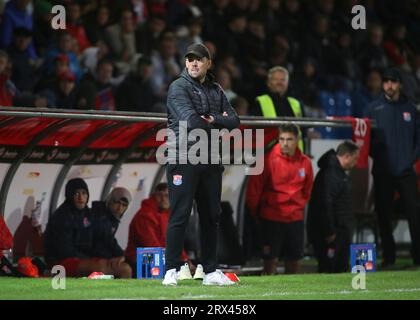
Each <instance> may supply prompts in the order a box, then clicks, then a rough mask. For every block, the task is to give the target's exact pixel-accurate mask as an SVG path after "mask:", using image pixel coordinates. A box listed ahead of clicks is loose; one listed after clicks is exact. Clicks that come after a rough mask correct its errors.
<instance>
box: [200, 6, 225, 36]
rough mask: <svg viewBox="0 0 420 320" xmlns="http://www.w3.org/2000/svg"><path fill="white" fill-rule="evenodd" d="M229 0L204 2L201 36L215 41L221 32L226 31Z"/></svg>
mask: <svg viewBox="0 0 420 320" xmlns="http://www.w3.org/2000/svg"><path fill="white" fill-rule="evenodd" d="M228 7H229V0H213V1H211V3H210V4H206V7H205V8H204V10H203V13H204V17H205V18H204V25H203V37H204V38H205V39H208V40H210V41H212V42H213V43H217V41H218V40H219V37H220V35H221V34H223V35H224V34H226V32H227V26H226V23H227V16H228V13H229V8H228Z"/></svg>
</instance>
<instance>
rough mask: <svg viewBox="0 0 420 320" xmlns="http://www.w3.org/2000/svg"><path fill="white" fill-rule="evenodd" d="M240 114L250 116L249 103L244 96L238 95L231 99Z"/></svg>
mask: <svg viewBox="0 0 420 320" xmlns="http://www.w3.org/2000/svg"><path fill="white" fill-rule="evenodd" d="M230 103H231V105H232V107H233V109H235V111H236V113H237V114H238V116H248V115H249V113H248V110H249V103H248V100H246V99H245V98H244V97H241V96H236V97H235V98H233V99H232V100H231V101H230Z"/></svg>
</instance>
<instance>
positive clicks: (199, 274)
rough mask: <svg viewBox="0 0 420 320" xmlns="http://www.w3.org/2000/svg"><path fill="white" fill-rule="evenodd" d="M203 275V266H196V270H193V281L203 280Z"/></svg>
mask: <svg viewBox="0 0 420 320" xmlns="http://www.w3.org/2000/svg"><path fill="white" fill-rule="evenodd" d="M205 275H206V274H205V273H204V270H203V266H202V265H201V264H198V265H197V268H196V269H195V273H194V280H203V279H204V276H205Z"/></svg>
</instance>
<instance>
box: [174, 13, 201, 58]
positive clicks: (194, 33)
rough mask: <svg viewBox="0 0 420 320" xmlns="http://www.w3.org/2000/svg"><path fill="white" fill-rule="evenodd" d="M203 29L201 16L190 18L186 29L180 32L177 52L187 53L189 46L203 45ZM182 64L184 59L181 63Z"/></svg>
mask: <svg viewBox="0 0 420 320" xmlns="http://www.w3.org/2000/svg"><path fill="white" fill-rule="evenodd" d="M202 28H203V18H202V17H201V16H198V17H195V16H191V17H189V19H188V21H187V24H186V27H185V28H184V29H182V28H181V30H179V31H178V39H177V51H178V52H185V51H186V50H187V48H188V46H189V45H191V44H193V43H203V39H202V37H201V30H202ZM180 62H181V63H180V64H182V63H183V62H184V60H183V59H181V61H180Z"/></svg>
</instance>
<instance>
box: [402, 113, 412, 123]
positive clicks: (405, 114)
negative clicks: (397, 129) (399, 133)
mask: <svg viewBox="0 0 420 320" xmlns="http://www.w3.org/2000/svg"><path fill="white" fill-rule="evenodd" d="M403 117H404V121H407V122H410V121H411V113H410V112H403Z"/></svg>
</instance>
